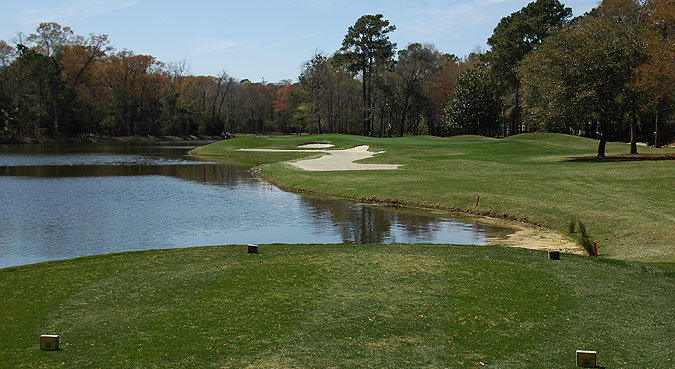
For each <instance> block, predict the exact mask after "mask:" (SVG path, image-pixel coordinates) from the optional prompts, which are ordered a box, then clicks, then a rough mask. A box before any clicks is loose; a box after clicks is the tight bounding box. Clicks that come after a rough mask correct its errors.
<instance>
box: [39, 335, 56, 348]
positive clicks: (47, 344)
mask: <svg viewBox="0 0 675 369" xmlns="http://www.w3.org/2000/svg"><path fill="white" fill-rule="evenodd" d="M58 349H59V335H57V334H43V335H41V336H40V350H49V351H57V350H58Z"/></svg>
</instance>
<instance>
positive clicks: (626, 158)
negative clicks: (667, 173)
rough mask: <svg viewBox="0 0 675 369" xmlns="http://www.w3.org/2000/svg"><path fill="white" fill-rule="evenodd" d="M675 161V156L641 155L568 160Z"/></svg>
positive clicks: (569, 159)
mask: <svg viewBox="0 0 675 369" xmlns="http://www.w3.org/2000/svg"><path fill="white" fill-rule="evenodd" d="M663 160H675V154H639V155H626V154H624V155H611V156H606V157H604V158H599V157H597V156H577V157H571V158H567V161H572V162H619V161H663Z"/></svg>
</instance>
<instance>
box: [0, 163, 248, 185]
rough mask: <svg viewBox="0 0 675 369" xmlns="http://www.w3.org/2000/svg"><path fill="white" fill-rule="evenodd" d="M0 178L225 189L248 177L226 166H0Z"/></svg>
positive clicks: (242, 172) (243, 171)
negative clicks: (164, 182) (167, 182)
mask: <svg viewBox="0 0 675 369" xmlns="http://www.w3.org/2000/svg"><path fill="white" fill-rule="evenodd" d="M0 175H4V176H23V177H40V178H57V177H117V176H152V175H156V176H167V177H175V178H179V179H183V180H188V181H194V182H198V183H211V184H218V185H226V186H235V185H237V184H238V183H240V182H241V180H242V178H244V177H247V176H249V174H248V173H247V172H246V171H245V170H244V169H242V168H241V167H237V166H233V165H227V164H187V165H181V164H173V165H46V166H14V167H0Z"/></svg>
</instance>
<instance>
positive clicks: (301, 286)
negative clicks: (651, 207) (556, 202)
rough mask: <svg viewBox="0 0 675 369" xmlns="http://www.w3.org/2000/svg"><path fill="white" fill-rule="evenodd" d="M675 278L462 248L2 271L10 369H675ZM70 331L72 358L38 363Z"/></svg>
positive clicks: (575, 259)
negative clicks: (42, 346)
mask: <svg viewBox="0 0 675 369" xmlns="http://www.w3.org/2000/svg"><path fill="white" fill-rule="evenodd" d="M673 282H675V275H674V274H673V273H672V272H668V271H664V270H662V269H660V268H656V267H651V266H646V265H644V264H638V263H630V262H622V261H615V260H610V259H601V258H591V257H585V256H576V255H563V256H562V259H561V260H557V261H553V260H547V258H546V253H545V252H542V251H533V250H523V249H505V248H501V247H489V246H453V245H352V244H349V245H262V246H260V254H247V253H246V247H245V246H220V247H204V248H190V249H173V250H156V251H144V252H132V253H123V254H112V255H100V256H93V257H85V258H78V259H72V260H65V261H56V262H48V263H42V264H35V265H28V266H21V267H13V268H7V269H2V270H0V301H3V304H2V308H1V309H0V320H2V322H3V323H2V325H1V326H0V327H1V328H0V336H1V338H2V339H1V340H0V363H2V367H5V368H55V367H65V368H228V367H248V368H310V367H314V368H326V367H340V368H367V367H389V368H394V367H396V368H399V367H401V368H403V367H410V368H413V367H414V368H418V367H424V368H477V367H490V368H574V367H575V350H577V349H586V350H596V351H597V352H598V365H602V366H604V367H607V368H672V367H673V365H674V364H675V348H674V346H673V344H672V343H673V342H675V317H674V312H673V305H672V302H673V301H675V289H674V287H673V286H674V283H673ZM40 334H60V335H61V350H60V351H40V350H39V345H38V337H39V336H40Z"/></svg>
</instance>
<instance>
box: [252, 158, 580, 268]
mask: <svg viewBox="0 0 675 369" xmlns="http://www.w3.org/2000/svg"><path fill="white" fill-rule="evenodd" d="M285 164H289V163H285ZM248 172H249V173H250V174H251V175H252V176H253V177H256V178H259V179H261V180H263V181H265V182H266V183H268V184H270V185H273V186H275V187H277V188H279V189H280V190H282V191H287V192H291V193H295V194H298V195H302V196H312V197H319V198H329V199H335V200H341V201H349V202H354V203H360V204H367V205H374V206H387V207H393V208H406V209H415V210H422V211H425V212H429V213H430V214H432V213H433V212H439V211H440V212H444V213H447V214H456V215H459V216H466V217H470V218H474V219H479V220H480V221H481V222H482V223H486V224H489V225H496V226H500V227H503V228H509V229H512V230H514V232H513V233H510V234H508V235H504V237H489V238H487V244H486V245H487V246H502V247H509V248H522V249H530V250H542V251H560V252H562V253H566V254H575V255H585V256H587V253H586V251H585V250H584V249H583V248H582V247H581V246H580V245H579V244H578V243H576V242H574V241H572V240H571V239H569V238H566V237H565V236H564V235H561V234H559V233H557V232H556V231H554V230H552V229H550V228H547V227H544V226H543V225H541V224H537V223H534V222H531V221H530V219H529V218H528V217H527V216H523V215H520V216H514V215H509V214H498V216H493V215H494V214H492V211H491V210H484V211H480V210H479V211H467V210H463V209H459V208H452V209H448V208H444V207H439V206H425V205H424V204H410V203H405V202H403V201H385V200H382V199H378V198H368V199H356V198H348V197H342V196H337V195H333V194H328V193H320V192H316V191H311V190H306V189H297V188H294V187H292V186H285V185H283V184H281V183H279V182H277V181H274V180H270V179H271V178H266V177H265V176H262V175H261V174H262V173H257V172H255V171H254V170H252V168H251V169H249V171H248Z"/></svg>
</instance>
